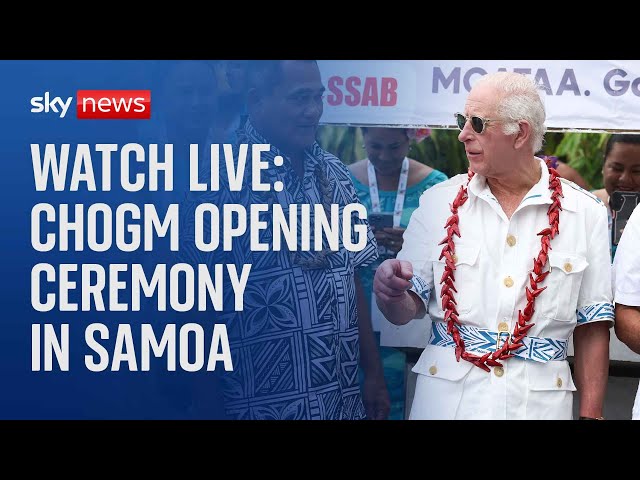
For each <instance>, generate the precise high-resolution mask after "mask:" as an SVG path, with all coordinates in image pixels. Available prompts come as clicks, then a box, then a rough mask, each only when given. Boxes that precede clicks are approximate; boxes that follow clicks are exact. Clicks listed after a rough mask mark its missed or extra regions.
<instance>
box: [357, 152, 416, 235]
mask: <svg viewBox="0 0 640 480" xmlns="http://www.w3.org/2000/svg"><path fill="white" fill-rule="evenodd" d="M367 172H368V174H369V194H370V195H371V208H372V210H373V213H380V195H379V193H378V180H377V179H376V171H375V169H374V168H373V164H372V163H371V161H370V160H367ZM408 178H409V159H408V158H407V157H404V160H403V161H402V170H400V179H399V180H398V193H397V195H396V205H395V209H394V210H393V228H398V227H400V219H401V218H402V210H403V208H404V197H405V194H406V193H407V179H408Z"/></svg>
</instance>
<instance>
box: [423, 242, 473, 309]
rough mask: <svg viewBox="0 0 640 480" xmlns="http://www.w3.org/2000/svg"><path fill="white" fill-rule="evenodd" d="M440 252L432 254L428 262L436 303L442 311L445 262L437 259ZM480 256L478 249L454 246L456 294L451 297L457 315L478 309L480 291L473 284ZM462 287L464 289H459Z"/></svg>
mask: <svg viewBox="0 0 640 480" xmlns="http://www.w3.org/2000/svg"><path fill="white" fill-rule="evenodd" d="M440 253H441V250H438V251H434V252H432V254H431V256H430V260H431V262H432V265H433V281H434V284H435V289H434V290H435V293H436V295H437V303H438V307H439V309H440V310H442V289H443V288H445V287H444V285H445V284H443V283H441V281H442V279H443V275H444V272H445V267H446V261H445V258H444V257H443V258H442V259H439V258H438V257H439V256H440ZM479 255H480V247H476V246H471V245H470V246H467V245H456V253H455V256H454V258H453V260H454V264H455V267H456V269H455V270H454V272H453V277H454V279H455V280H454V282H453V283H454V286H455V289H456V290H457V293H456V292H455V291H454V292H453V295H454V298H455V301H456V310H457V311H458V314H460V315H462V314H464V313H469V311H471V309H472V308H478V306H479V302H480V301H481V299H480V289H479V288H474V282H477V279H478V278H479V277H478V270H479V266H478V257H479ZM461 286H464V288H461Z"/></svg>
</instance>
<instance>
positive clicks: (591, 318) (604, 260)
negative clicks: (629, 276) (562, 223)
mask: <svg viewBox="0 0 640 480" xmlns="http://www.w3.org/2000/svg"><path fill="white" fill-rule="evenodd" d="M591 217H593V218H591V219H589V220H592V221H589V224H590V225H591V227H590V230H591V238H590V240H589V247H588V251H587V262H589V266H588V267H587V268H586V270H585V272H584V275H583V277H582V284H581V286H580V293H579V295H578V312H577V314H578V324H577V326H578V327H579V326H580V325H585V324H587V323H592V322H602V321H609V322H611V326H612V325H613V321H614V318H615V315H614V308H613V294H612V291H611V253H610V251H609V225H608V220H607V210H606V208H604V206H602V205H599V206H598V207H597V208H596V209H595V210H594V213H593V215H591ZM561 228H562V227H561Z"/></svg>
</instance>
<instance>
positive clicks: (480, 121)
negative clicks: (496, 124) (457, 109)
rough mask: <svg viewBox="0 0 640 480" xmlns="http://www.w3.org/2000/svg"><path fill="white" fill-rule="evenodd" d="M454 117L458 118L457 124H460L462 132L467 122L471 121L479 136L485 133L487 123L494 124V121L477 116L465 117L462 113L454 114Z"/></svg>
mask: <svg viewBox="0 0 640 480" xmlns="http://www.w3.org/2000/svg"><path fill="white" fill-rule="evenodd" d="M453 116H454V117H456V123H457V124H458V128H459V129H460V130H463V129H464V126H465V124H466V123H467V120H469V121H470V122H471V128H473V131H474V132H476V133H477V134H481V133H483V132H484V129H485V128H486V126H487V123H489V122H493V120H489V119H488V118H482V117H478V116H476V115H472V116H469V115H463V114H462V113H454V114H453Z"/></svg>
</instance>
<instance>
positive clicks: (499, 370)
mask: <svg viewBox="0 0 640 480" xmlns="http://www.w3.org/2000/svg"><path fill="white" fill-rule="evenodd" d="M493 373H494V374H495V376H496V377H501V376H503V375H504V368H502V367H496V368H494V369H493Z"/></svg>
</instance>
